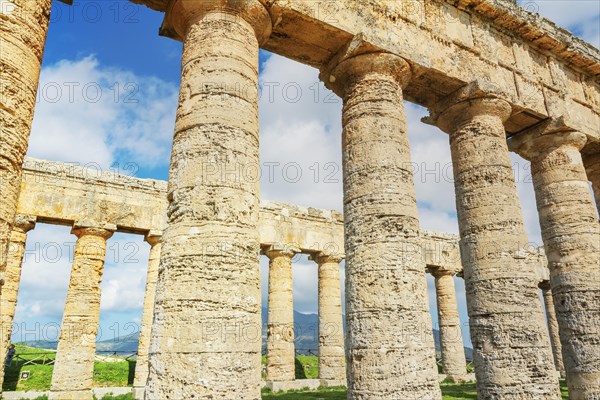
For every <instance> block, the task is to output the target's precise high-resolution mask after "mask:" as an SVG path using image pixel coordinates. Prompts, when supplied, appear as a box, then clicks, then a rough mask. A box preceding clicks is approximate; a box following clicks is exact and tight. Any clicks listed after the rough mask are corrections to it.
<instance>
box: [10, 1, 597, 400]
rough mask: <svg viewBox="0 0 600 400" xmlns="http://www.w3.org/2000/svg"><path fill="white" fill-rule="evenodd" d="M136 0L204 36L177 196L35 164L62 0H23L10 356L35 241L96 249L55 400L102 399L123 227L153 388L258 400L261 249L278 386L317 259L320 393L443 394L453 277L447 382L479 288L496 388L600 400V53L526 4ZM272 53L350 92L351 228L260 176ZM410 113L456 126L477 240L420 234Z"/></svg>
mask: <svg viewBox="0 0 600 400" xmlns="http://www.w3.org/2000/svg"><path fill="white" fill-rule="evenodd" d="M134 2H136V3H141V4H144V5H146V6H148V7H151V8H153V9H154V10H157V11H161V12H164V14H165V18H164V23H163V25H162V27H161V29H160V33H161V34H162V35H163V36H166V37H167V38H169V39H165V40H178V41H181V42H183V45H184V49H183V55H182V63H181V65H182V67H181V89H180V97H179V105H178V109H177V118H176V124H175V126H174V132H175V134H174V139H173V154H172V159H171V166H170V174H169V182H168V184H167V183H166V182H160V181H152V180H140V179H135V178H131V177H126V176H119V175H113V174H103V175H101V176H98V177H97V178H96V179H94V180H90V179H86V178H85V177H82V176H81V175H82V173H81V171H78V170H77V169H74V170H73V169H71V170H67V169H66V168H64V166H62V165H61V164H60V163H52V162H46V161H40V160H34V159H30V160H27V161H24V158H25V152H26V150H27V142H28V137H29V131H30V127H31V121H32V118H33V112H34V103H35V94H36V87H37V82H38V79H39V71H40V64H41V59H42V54H43V50H44V43H45V39H46V33H47V27H48V21H49V15H50V8H51V1H50V0H38V1H31V0H11V1H10V4H11V7H10V10H9V11H7V10H8V9H6V8H4V2H3V3H2V4H3V8H2V10H1V14H0V20H1V21H2V25H1V27H0V54H1V58H0V68H1V70H2V75H1V77H0V87H1V88H2V95H1V98H0V101H1V107H0V116H1V120H0V121H1V124H2V128H1V129H2V136H1V137H0V184H1V187H2V195H1V196H0V274H1V276H0V279H1V281H2V283H3V285H2V286H1V289H0V290H1V292H0V296H1V297H0V321H1V323H2V331H1V343H0V358H2V359H3V358H4V355H5V352H6V349H7V346H8V343H9V338H10V333H11V332H10V326H11V324H12V319H13V316H14V310H15V302H16V296H17V292H18V286H19V277H20V268H21V262H22V258H23V251H24V245H25V240H26V235H27V232H28V231H30V230H31V229H34V227H35V224H36V223H55V224H63V225H69V226H71V227H72V232H73V233H74V234H75V235H76V236H77V238H78V239H77V245H76V247H75V251H74V258H73V266H72V273H71V280H70V284H69V290H68V294H67V301H66V305H65V312H64V317H63V323H62V330H61V335H60V340H59V344H58V354H57V358H56V365H55V368H54V375H53V379H52V390H51V392H50V398H51V399H91V398H92V391H91V389H92V377H93V361H94V354H95V337H96V330H97V325H98V319H99V299H100V287H99V284H100V280H101V277H102V273H103V267H104V257H105V251H106V241H107V239H108V238H110V237H111V235H113V234H114V233H115V232H128V233H133V234H139V235H144V236H145V237H146V240H147V241H148V243H149V245H150V246H151V253H150V259H149V261H148V279H147V282H148V284H147V293H146V298H145V305H144V314H143V318H142V319H143V324H142V331H141V336H140V350H139V355H138V367H137V369H136V379H135V382H134V386H135V387H134V393H135V396H136V397H137V398H146V399H148V400H151V399H182V398H186V399H187V398H203V399H209V398H211V399H236V400H246V399H249V400H250V399H252V400H255V399H259V398H260V389H261V329H262V324H261V315H260V308H261V293H260V285H261V282H260V273H259V254H260V253H261V252H262V254H264V255H265V256H267V257H268V258H269V267H270V269H269V301H268V321H267V327H268V328H267V368H266V379H267V381H266V383H265V384H266V385H267V386H269V387H271V388H272V389H273V390H279V389H288V388H295V387H298V386H294V385H297V383H295V382H294V374H293V371H294V367H293V362H294V351H295V348H294V331H293V329H292V327H293V323H294V316H293V308H292V307H293V302H292V296H293V293H292V282H291V281H292V274H291V268H292V265H293V261H294V256H295V255H296V254H300V253H302V254H308V255H310V257H311V259H312V260H313V261H314V262H315V263H316V264H317V265H318V271H319V294H318V296H319V355H320V360H319V366H320V372H321V376H320V379H319V380H318V381H317V382H313V383H311V384H313V385H315V386H330V385H337V384H340V383H345V384H347V387H348V398H349V399H355V400H363V399H369V400H371V399H372V400H375V399H377V400H379V399H390V400H392V399H393V400H397V399H413V398H415V399H440V398H441V393H440V389H439V384H438V374H437V369H436V368H437V367H436V360H435V351H434V342H433V336H432V327H431V325H432V324H431V318H430V315H429V310H428V301H427V297H426V296H427V295H426V281H425V275H426V274H427V273H431V274H432V275H433V276H434V278H435V286H436V294H437V305H438V316H439V321H440V335H441V344H442V360H443V369H444V371H443V372H444V373H445V374H446V375H447V376H449V377H451V378H453V379H455V380H464V379H468V378H467V377H466V376H465V374H466V368H465V365H466V363H465V359H464V352H463V343H462V335H461V327H460V323H459V321H458V316H457V313H458V312H457V301H456V294H455V288H454V279H455V276H459V277H462V278H463V279H464V282H465V288H466V298H467V308H468V313H469V319H470V326H469V329H470V333H471V338H472V342H473V346H474V354H475V355H474V367H475V376H476V381H477V391H478V395H479V398H481V399H559V398H560V392H559V381H558V379H559V376H560V375H563V376H565V377H566V380H567V384H568V387H569V393H570V398H571V399H573V400H579V399H581V400H583V399H586V400H589V399H598V398H600V362H599V361H598V355H599V354H600V313H599V311H598V310H600V224H599V222H598V214H597V210H596V209H595V207H594V203H596V205H598V202H599V194H600V166H599V165H600V78H599V77H600V51H599V50H598V49H596V48H594V47H593V46H591V45H589V44H587V43H585V42H583V41H582V40H580V39H577V38H576V37H574V36H573V35H571V34H570V33H568V32H567V31H565V30H563V29H560V28H558V27H556V26H555V25H554V24H553V23H552V22H550V21H548V20H545V19H542V18H541V17H539V16H537V15H534V14H531V13H529V12H527V11H526V10H524V9H521V8H519V7H518V6H517V5H516V3H515V2H514V1H511V0H431V1H430V0H406V1H393V2H391V1H383V0H371V1H367V2H364V1H357V0H348V1H343V2H314V1H312V0H293V1H291V0H274V1H265V0H236V1H233V0H134ZM317 3H318V4H317ZM260 48H262V49H265V50H268V51H271V52H273V53H277V54H280V55H282V56H285V57H288V58H290V59H293V60H296V61H299V62H301V63H304V64H307V65H310V66H313V67H316V68H318V69H319V70H320V71H321V75H320V76H321V79H322V81H323V82H324V83H325V85H326V86H327V87H328V88H330V89H331V90H332V91H334V93H335V94H337V95H338V96H339V97H340V98H341V99H342V100H343V104H344V107H343V130H342V132H340V133H339V134H340V141H341V148H342V156H343V179H344V213H343V216H342V214H340V213H337V212H332V211H326V210H316V209H312V208H302V207H298V206H294V205H288V204H281V203H273V202H268V201H266V200H264V199H263V200H261V198H260V194H259V179H257V175H256V174H253V173H249V172H248V171H249V170H248V168H246V169H244V172H243V173H242V172H239V171H240V168H239V167H240V166H245V167H249V166H258V165H260V160H259V151H258V149H259V146H258V144H259V138H260V132H259V127H258V52H259V49H260ZM404 101H410V102H413V103H416V104H419V105H421V106H424V107H426V108H428V109H429V110H430V117H428V118H426V119H425V120H424V121H423V122H424V123H429V124H434V125H436V126H437V127H439V129H440V130H441V132H440V134H446V135H447V136H448V143H449V148H450V151H451V154H452V161H453V173H454V184H455V189H456V206H457V207H456V208H457V215H458V222H459V230H460V235H459V237H452V236H449V235H444V234H436V233H430V232H424V231H422V230H421V229H420V224H419V217H418V213H417V206H416V200H417V199H416V194H415V189H414V182H413V174H412V170H411V158H410V148H409V144H408V136H407V130H408V128H407V124H406V117H405V112H404ZM511 151H512V152H516V153H518V154H519V155H521V156H522V157H523V158H525V159H527V160H528V161H530V162H531V172H532V180H533V185H534V189H535V194H536V203H537V207H538V211H539V219H540V226H541V230H542V237H543V242H544V243H543V250H544V251H543V253H542V252H541V251H538V250H537V249H533V248H532V246H531V245H530V244H529V243H528V242H529V240H528V237H527V234H526V232H525V228H524V221H523V216H522V211H521V203H520V201H519V197H518V194H517V190H516V183H515V178H514V176H513V172H512V166H511V161H510V158H509V155H510V152H511ZM207 165H209V166H210V168H208V169H207V168H205V166H207ZM251 170H252V169H250V171H251ZM232 171H235V172H234V173H232ZM590 181H591V185H592V189H593V191H594V194H593V195H592V194H591V193H590V190H589V187H590V184H589V182H590ZM91 188H93V189H91ZM83 193H92V194H91V195H90V194H88V195H87V196H83V195H82V194H83ZM594 199H595V200H594ZM459 254H460V255H459ZM542 254H543V255H542ZM342 260H345V276H346V331H345V332H344V328H343V322H342V299H341V288H340V275H339V264H340V263H341V262H342ZM546 260H547V262H546ZM540 290H541V291H542V292H543V296H540V295H539V293H540ZM75 373H76V376H75Z"/></svg>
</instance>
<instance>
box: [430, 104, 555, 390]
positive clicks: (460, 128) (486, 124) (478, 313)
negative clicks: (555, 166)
mask: <svg viewBox="0 0 600 400" xmlns="http://www.w3.org/2000/svg"><path fill="white" fill-rule="evenodd" d="M441 107H442V108H443V109H444V111H442V115H441V116H440V117H439V118H438V124H439V126H440V127H441V128H442V129H443V130H444V131H446V132H448V133H449V134H450V148H451V153H452V161H453V164H454V182H455V188H456V203H457V213H458V223H459V228H460V236H461V243H460V244H461V252H462V262H463V264H464V279H465V287H466V295H467V306H468V311H469V317H470V330H471V338H472V342H473V346H474V349H475V354H474V363H475V373H476V379H477V391H478V395H479V397H480V398H482V399H534V398H535V399H539V398H544V399H559V398H560V393H559V387H558V379H557V377H556V373H555V371H554V363H553V360H552V351H551V348H550V342H549V339H548V334H547V331H546V326H545V320H544V314H543V312H542V304H541V301H540V298H539V296H538V288H537V284H538V282H537V278H536V276H535V273H534V269H533V266H532V263H533V262H535V261H536V259H535V258H534V257H532V256H530V255H529V252H528V238H527V234H526V233H525V227H524V224H523V218H522V212H521V205H520V202H519V197H518V194H517V188H516V185H515V181H514V177H513V171H512V165H511V161H510V158H509V153H508V148H507V144H506V134H505V131H504V125H503V121H504V120H505V119H506V118H508V116H509V115H510V112H511V107H510V105H509V104H508V103H507V102H505V101H503V100H499V99H493V98H486V97H483V98H481V97H479V98H468V97H467V99H466V100H464V101H454V100H451V101H448V103H447V104H445V105H441Z"/></svg>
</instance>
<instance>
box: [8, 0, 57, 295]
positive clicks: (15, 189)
mask: <svg viewBox="0 0 600 400" xmlns="http://www.w3.org/2000/svg"><path fill="white" fill-rule="evenodd" d="M51 4H52V0H36V1H31V0H12V1H11V2H4V3H2V6H1V7H2V11H1V12H2V17H1V19H2V24H1V25H0V54H1V55H2V57H0V71H2V74H1V75H0V127H1V128H0V129H1V134H0V187H1V188H2V196H0V280H1V279H2V275H4V271H5V268H6V255H7V246H8V242H9V240H10V234H11V226H12V224H13V221H14V219H15V213H16V211H17V201H18V198H19V191H20V190H21V171H22V166H23V158H24V157H25V153H26V152H27V145H28V141H29V132H30V130H31V122H32V121H33V111H34V107H35V97H36V93H37V88H38V80H39V76H40V68H41V63H42V55H43V53H44V45H45V42H46V35H47V32H48V23H49V21H50V7H51ZM0 284H1V283H0ZM0 290H1V289H0Z"/></svg>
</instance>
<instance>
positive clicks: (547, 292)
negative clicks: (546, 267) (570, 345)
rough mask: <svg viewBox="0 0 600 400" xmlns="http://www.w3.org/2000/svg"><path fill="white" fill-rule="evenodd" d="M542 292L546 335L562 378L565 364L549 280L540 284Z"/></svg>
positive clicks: (564, 375)
mask: <svg viewBox="0 0 600 400" xmlns="http://www.w3.org/2000/svg"><path fill="white" fill-rule="evenodd" d="M540 288H541V289H542V294H543V295H544V307H545V309H546V322H547V323H548V335H549V336H550V344H551V345H552V354H553V355H554V365H555V367H556V370H557V371H558V373H559V374H560V376H561V377H562V378H564V377H566V374H565V366H564V363H563V355H562V345H561V344H560V335H559V333H558V320H557V319H556V311H555V308H554V298H553V297H552V289H551V288H550V282H546V283H544V284H543V285H540Z"/></svg>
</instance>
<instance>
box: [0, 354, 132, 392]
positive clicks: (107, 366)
mask: <svg viewBox="0 0 600 400" xmlns="http://www.w3.org/2000/svg"><path fill="white" fill-rule="evenodd" d="M16 355H17V357H15V359H14V360H13V363H12V365H11V366H10V367H7V368H5V376H4V384H3V385H2V389H3V390H4V391H45V390H49V389H50V383H51V382H52V369H53V368H54V366H53V365H52V363H53V360H54V358H55V356H56V352H55V351H51V350H44V349H35V348H31V347H26V346H23V345H20V344H17V345H16ZM23 372H29V377H28V378H27V379H23V380H20V379H19V378H20V377H21V374H22V373H23ZM134 373H135V360H129V361H125V360H123V359H120V360H118V361H116V360H111V362H100V361H96V362H95V363H94V386H97V387H124V386H131V385H133V376H134ZM118 399H119V400H126V399H124V398H123V399H121V398H118Z"/></svg>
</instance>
